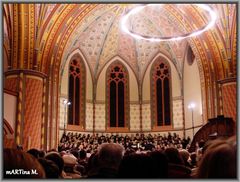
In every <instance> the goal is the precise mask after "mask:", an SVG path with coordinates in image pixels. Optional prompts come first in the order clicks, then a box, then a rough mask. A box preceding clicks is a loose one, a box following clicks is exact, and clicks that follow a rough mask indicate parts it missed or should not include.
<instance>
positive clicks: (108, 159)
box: [98, 143, 124, 169]
mask: <svg viewBox="0 0 240 182" xmlns="http://www.w3.org/2000/svg"><path fill="white" fill-rule="evenodd" d="M123 152H124V148H123V146H121V145H119V144H116V143H103V144H102V145H101V146H100V148H99V151H98V162H99V165H100V167H108V168H112V169H118V167H119V165H120V162H121V159H122V157H123Z"/></svg>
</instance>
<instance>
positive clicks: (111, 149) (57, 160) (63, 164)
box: [4, 133, 237, 179]
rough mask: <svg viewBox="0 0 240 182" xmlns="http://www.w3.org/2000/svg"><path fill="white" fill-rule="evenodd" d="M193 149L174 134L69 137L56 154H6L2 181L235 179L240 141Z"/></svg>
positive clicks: (32, 151)
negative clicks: (8, 179)
mask: <svg viewBox="0 0 240 182" xmlns="http://www.w3.org/2000/svg"><path fill="white" fill-rule="evenodd" d="M189 146H190V138H189V137H188V138H187V139H181V138H180V137H179V136H178V135H177V134H173V135H172V134H170V133H169V134H168V135H164V136H161V135H160V134H154V135H151V134H147V135H146V134H136V135H133V134H131V135H130V136H128V135H126V136H123V135H121V134H120V135H119V134H116V135H109V134H106V135H105V136H104V135H103V134H95V135H90V134H87V135H86V134H81V133H79V134H77V133H75V134H73V133H68V134H63V136H62V138H61V141H60V144H59V146H58V150H55V149H51V150H50V151H47V152H45V151H44V150H38V149H35V148H32V149H30V150H28V151H26V152H25V151H24V149H23V148H22V147H21V146H16V148H17V149H4V178H55V179H57V178H65V179H72V178H74V179H76V178H100V179H102V178H129V179H138V178H139V179H142V178H144V179H146V178H151V179H154V178H155V179H156V178H158V179H161V178H162V179H164V178H165V179H166V178H177V179H180V178H236V168H237V164H236V160H237V153H236V150H237V149H236V137H235V138H234V137H233V138H230V139H228V140H226V139H225V140H223V139H215V140H211V141H206V142H205V141H203V140H200V141H199V142H197V143H196V151H195V152H192V153H189V151H188V149H189ZM226 156H227V157H226ZM223 166H224V167H223ZM16 169H21V170H22V171H23V172H22V174H21V173H20V174H13V173H14V172H15V171H16ZM31 170H35V171H37V173H32V174H26V173H27V171H31ZM6 171H11V172H6ZM18 172H19V171H18ZM15 173H16V172H15Z"/></svg>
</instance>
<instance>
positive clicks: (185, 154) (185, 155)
mask: <svg viewBox="0 0 240 182" xmlns="http://www.w3.org/2000/svg"><path fill="white" fill-rule="evenodd" d="M179 154H180V156H181V157H182V159H183V162H184V165H187V164H188V160H189V157H190V154H189V152H188V151H187V150H185V149H182V150H180V151H179Z"/></svg>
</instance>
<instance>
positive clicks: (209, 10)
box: [121, 4, 217, 42]
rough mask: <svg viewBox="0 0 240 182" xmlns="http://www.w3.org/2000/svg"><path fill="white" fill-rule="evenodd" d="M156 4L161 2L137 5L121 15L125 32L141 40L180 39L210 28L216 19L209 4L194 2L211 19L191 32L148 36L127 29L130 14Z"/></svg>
mask: <svg viewBox="0 0 240 182" xmlns="http://www.w3.org/2000/svg"><path fill="white" fill-rule="evenodd" d="M156 5H161V4H148V5H141V6H137V7H135V8H133V9H132V10H130V11H129V12H128V13H127V14H126V15H125V16H123V18H122V20H121V28H122V30H123V31H124V32H125V33H127V34H129V35H131V36H132V37H134V38H136V39H143V40H148V41H156V42H160V41H173V40H182V39H185V38H190V37H193V36H197V35H200V34H201V33H203V32H204V31H206V30H208V29H210V28H211V27H212V26H213V25H214V24H215V21H216V19H217V15H216V13H215V12H214V11H213V10H212V9H211V8H210V6H208V5H204V4H194V5H195V6H198V7H199V8H201V9H202V10H205V11H206V12H207V13H208V14H209V15H210V17H211V19H210V20H209V21H208V23H207V24H206V25H205V26H203V27H200V28H199V29H198V30H196V31H192V32H189V33H186V34H182V35H180V36H163V37H153V36H148V35H141V34H139V33H136V32H134V31H132V30H129V28H128V27H127V26H126V24H127V21H128V19H129V17H130V16H131V15H134V14H137V13H139V12H140V11H142V10H143V9H144V8H145V7H150V6H156Z"/></svg>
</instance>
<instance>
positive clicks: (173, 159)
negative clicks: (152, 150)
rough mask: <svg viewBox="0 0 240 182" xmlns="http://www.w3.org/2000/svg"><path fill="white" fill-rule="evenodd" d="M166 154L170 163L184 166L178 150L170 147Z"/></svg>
mask: <svg viewBox="0 0 240 182" xmlns="http://www.w3.org/2000/svg"><path fill="white" fill-rule="evenodd" d="M165 154H166V156H167V158H168V162H169V163H173V164H180V165H181V164H184V163H183V160H182V158H181V156H180V154H179V151H178V149H176V148H174V147H169V148H167V149H166V150H165Z"/></svg>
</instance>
